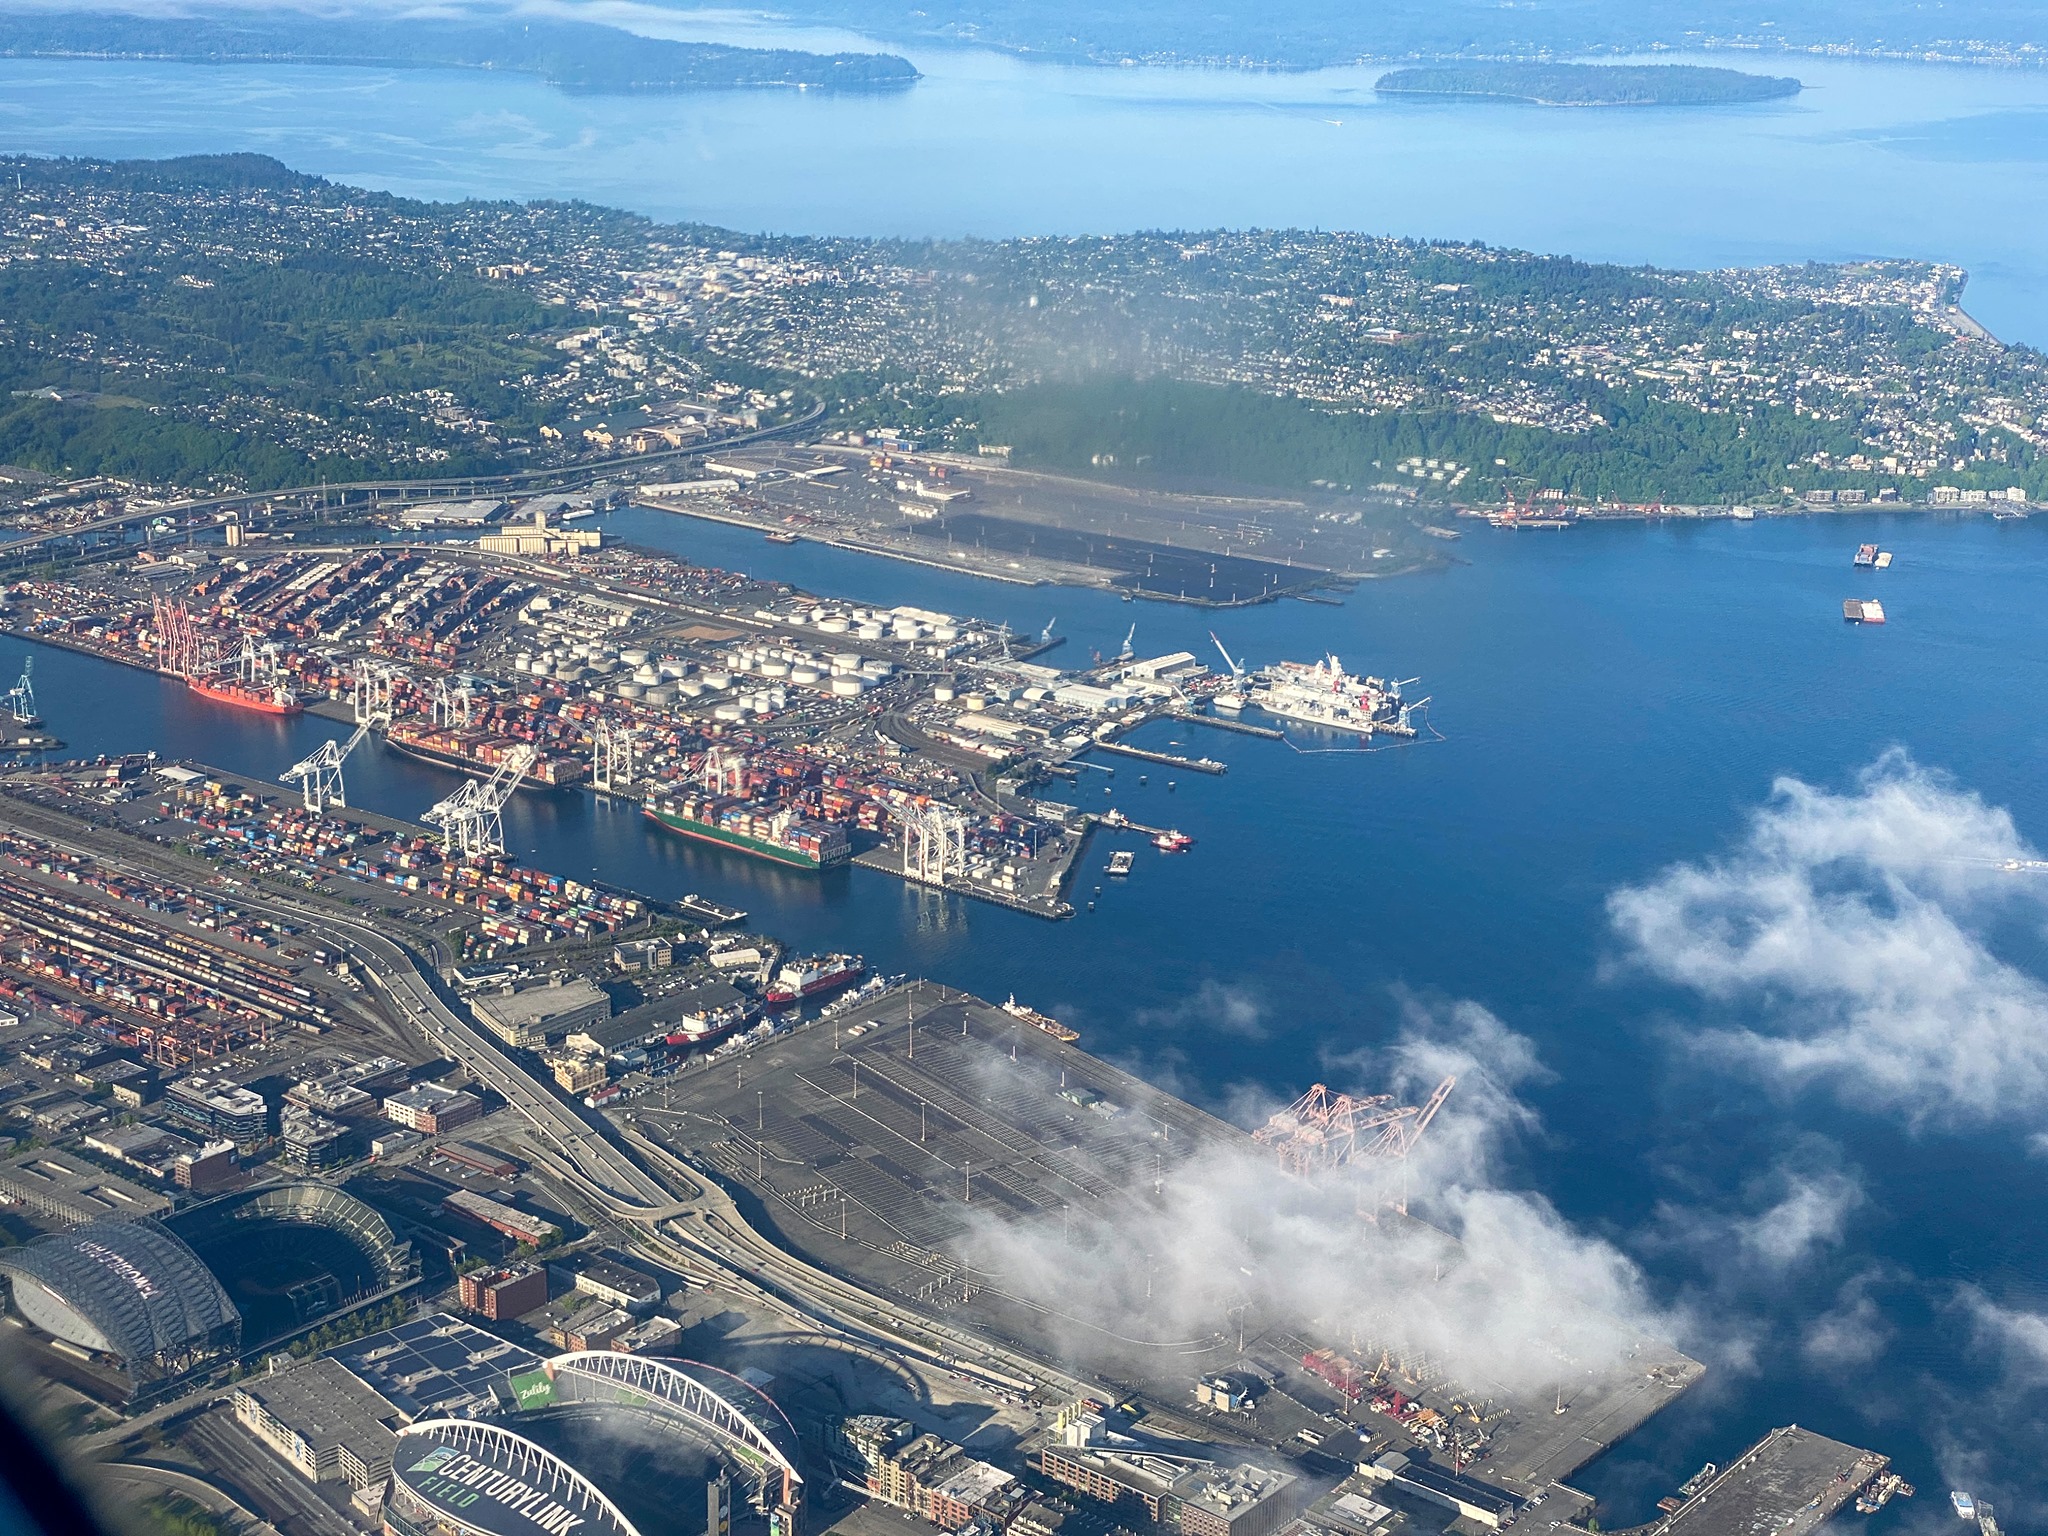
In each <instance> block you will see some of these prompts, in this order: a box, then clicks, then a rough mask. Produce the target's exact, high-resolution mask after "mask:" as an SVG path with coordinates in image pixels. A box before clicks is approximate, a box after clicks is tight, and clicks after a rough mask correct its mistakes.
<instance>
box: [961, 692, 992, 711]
mask: <svg viewBox="0 0 2048 1536" xmlns="http://www.w3.org/2000/svg"><path fill="white" fill-rule="evenodd" d="M960 702H961V703H962V704H963V705H965V706H966V707H967V709H968V710H969V711H970V712H971V713H973V714H977V715H978V714H980V713H981V712H982V711H983V710H984V709H987V708H988V695H987V694H985V693H970V694H969V695H967V697H966V698H964V699H962V700H961V701H960Z"/></svg>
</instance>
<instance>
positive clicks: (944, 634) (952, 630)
mask: <svg viewBox="0 0 2048 1536" xmlns="http://www.w3.org/2000/svg"><path fill="white" fill-rule="evenodd" d="M932 638H933V639H934V640H958V639H959V638H960V629H959V626H958V625H955V624H934V625H933V626H932Z"/></svg>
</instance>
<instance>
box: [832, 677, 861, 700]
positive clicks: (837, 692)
mask: <svg viewBox="0 0 2048 1536" xmlns="http://www.w3.org/2000/svg"><path fill="white" fill-rule="evenodd" d="M866 686H867V685H866V684H865V683H863V682H862V681H861V680H860V679H859V678H858V677H835V678H833V679H832V694H833V697H835V698H841V699H853V698H858V697H860V692H861V689H863V688H864V687H866Z"/></svg>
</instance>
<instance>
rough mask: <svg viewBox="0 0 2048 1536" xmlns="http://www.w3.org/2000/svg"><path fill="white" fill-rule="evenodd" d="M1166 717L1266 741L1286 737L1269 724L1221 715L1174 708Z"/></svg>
mask: <svg viewBox="0 0 2048 1536" xmlns="http://www.w3.org/2000/svg"><path fill="white" fill-rule="evenodd" d="M1168 718H1170V719H1174V720H1185V721H1186V722H1187V723H1188V724H1189V725H1206V726H1208V727H1209V729H1210V730H1212V731H1236V732H1237V733H1238V735H1240V736H1263V737H1265V738H1266V740H1268V741H1285V740H1286V739H1287V733H1286V732H1285V731H1276V730H1275V729H1273V727H1272V726H1270V725H1248V724H1246V723H1245V722H1244V721H1242V720H1226V719H1225V718H1224V717H1223V716H1221V715H1198V714H1195V713H1193V712H1192V711H1190V712H1188V713H1185V714H1183V713H1181V712H1180V711H1178V710H1176V711H1174V713H1173V714H1172V715H1171V716H1169V717H1168Z"/></svg>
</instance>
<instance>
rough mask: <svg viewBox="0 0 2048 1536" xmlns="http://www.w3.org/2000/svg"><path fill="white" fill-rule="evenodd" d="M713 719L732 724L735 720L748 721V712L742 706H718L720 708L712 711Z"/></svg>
mask: <svg viewBox="0 0 2048 1536" xmlns="http://www.w3.org/2000/svg"><path fill="white" fill-rule="evenodd" d="M711 718H712V719H714V720H723V721H725V722H727V723H728V724H730V723H731V722H732V721H735V720H744V719H746V718H747V712H746V710H745V709H743V708H742V707H741V706H739V705H737V704H721V705H719V706H718V708H716V709H714V710H712V711H711Z"/></svg>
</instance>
